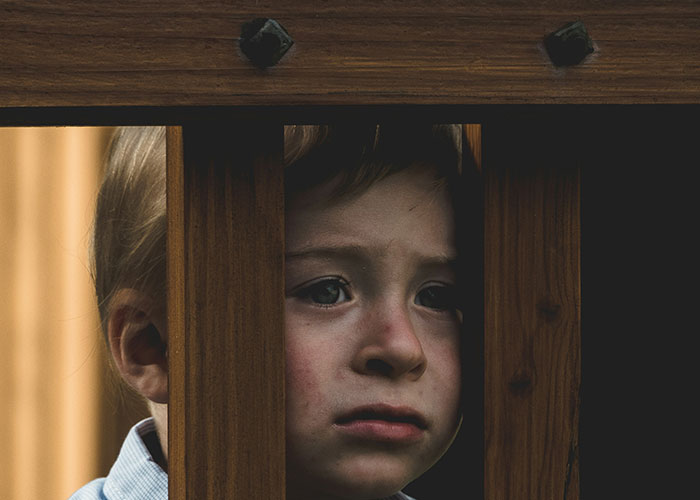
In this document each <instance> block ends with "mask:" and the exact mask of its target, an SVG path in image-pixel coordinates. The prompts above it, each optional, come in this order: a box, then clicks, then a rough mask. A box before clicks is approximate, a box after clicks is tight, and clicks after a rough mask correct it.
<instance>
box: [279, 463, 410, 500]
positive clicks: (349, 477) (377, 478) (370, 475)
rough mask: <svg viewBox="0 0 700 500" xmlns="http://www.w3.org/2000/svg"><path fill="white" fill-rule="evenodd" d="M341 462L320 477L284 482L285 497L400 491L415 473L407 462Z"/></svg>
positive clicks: (362, 498)
mask: <svg viewBox="0 0 700 500" xmlns="http://www.w3.org/2000/svg"><path fill="white" fill-rule="evenodd" d="M371 462H372V461H371V460H370V461H367V462H366V463H364V464H363V463H352V464H343V465H344V466H339V467H338V468H337V469H336V470H333V471H328V472H327V473H326V474H324V475H323V477H322V478H319V477H316V478H307V479H306V480H304V481H299V482H297V484H296V485H294V484H292V483H291V482H288V485H287V499H288V500H302V499H303V500H312V499H313V500H331V499H332V500H340V499H342V500H374V499H377V498H385V497H389V496H391V495H393V494H395V493H397V492H398V491H400V490H401V489H402V488H403V487H404V486H405V485H406V484H408V483H409V482H410V481H412V480H413V479H415V477H417V476H418V475H419V474H418V473H416V474H412V473H411V471H410V470H409V467H408V466H407V464H396V463H391V461H390V460H389V461H385V462H384V463H382V462H380V463H371Z"/></svg>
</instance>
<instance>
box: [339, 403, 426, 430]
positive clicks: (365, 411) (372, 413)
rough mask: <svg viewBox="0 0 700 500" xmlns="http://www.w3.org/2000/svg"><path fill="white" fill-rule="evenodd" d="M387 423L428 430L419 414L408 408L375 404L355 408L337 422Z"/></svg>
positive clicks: (345, 423) (346, 423)
mask: <svg viewBox="0 0 700 500" xmlns="http://www.w3.org/2000/svg"><path fill="white" fill-rule="evenodd" d="M358 421H367V422H387V423H396V424H408V425H412V426H415V427H417V428H418V429H420V430H425V429H427V428H428V424H427V422H426V420H425V418H424V417H423V415H421V414H420V413H419V412H417V411H416V410H414V409H413V408H409V407H407V406H391V405H387V404H373V405H367V406H360V407H357V408H354V409H353V410H351V411H349V412H348V413H346V414H344V415H342V416H341V417H340V418H338V419H337V420H336V424H337V425H341V426H342V425H349V424H350V423H352V422H358Z"/></svg>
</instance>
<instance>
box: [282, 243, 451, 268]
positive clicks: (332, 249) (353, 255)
mask: <svg viewBox="0 0 700 500" xmlns="http://www.w3.org/2000/svg"><path fill="white" fill-rule="evenodd" d="M372 253H375V252H370V251H368V249H367V248H365V247H362V246H359V245H340V246H319V247H306V248H302V249H300V250H297V251H295V252H286V253H285V254H284V256H285V259H287V260H290V259H303V258H307V259H308V258H316V259H332V258H336V259H337V258H340V259H344V260H355V261H371V260H372V255H371V254H372ZM376 253H377V254H381V253H382V252H381V251H377V252H376ZM417 260H418V261H419V262H420V264H421V265H422V266H426V267H445V266H447V267H450V268H455V267H456V265H457V258H456V257H455V256H452V255H435V256H422V255H418V256H417Z"/></svg>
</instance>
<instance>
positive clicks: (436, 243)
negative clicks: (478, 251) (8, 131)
mask: <svg viewBox="0 0 700 500" xmlns="http://www.w3.org/2000/svg"><path fill="white" fill-rule="evenodd" d="M331 188H332V186H331V185H325V186H322V187H319V188H316V189H313V190H311V191H309V192H307V193H303V194H302V195H300V196H297V197H296V198H295V199H293V200H292V201H291V203H290V204H289V205H288V208H287V221H286V228H287V229H286V231H287V234H286V246H287V261H286V352H287V393H286V394H287V476H288V479H287V481H288V483H287V484H288V491H287V496H288V498H290V499H293V498H314V499H323V498H355V499H359V498H378V497H382V496H388V495H390V494H392V493H395V492H396V491H397V490H399V489H400V488H402V487H403V486H404V485H405V484H406V483H408V482H410V481H411V480H413V479H414V478H416V477H418V476H419V475H420V474H422V473H423V472H424V471H425V470H427V469H428V468H429V467H430V466H431V465H432V464H433V463H435V461H437V459H438V458H439V457H440V456H441V455H442V454H443V453H444V452H445V450H446V449H447V447H448V446H449V444H450V443H451V441H452V439H453V436H454V434H455V431H456V428H457V425H458V421H459V410H458V405H459V393H460V360H459V342H460V341H459V322H460V320H459V318H458V313H456V312H455V310H454V308H453V304H452V303H453V297H454V290H453V287H454V285H455V274H454V270H453V268H452V266H451V265H450V263H449V261H451V260H453V259H454V258H455V256H456V250H455V244H454V234H453V233H454V221H453V213H452V208H451V205H450V203H449V199H448V196H447V194H446V192H445V191H444V190H440V191H437V192H435V191H434V190H433V188H432V176H431V175H430V174H429V173H427V172H425V171H421V170H418V169H415V168H412V169H410V170H404V171H402V172H399V173H397V174H394V175H392V176H389V177H387V178H386V179H384V180H382V181H380V182H378V183H375V184H374V185H373V186H372V187H371V188H370V189H369V190H368V191H366V192H365V193H364V194H362V195H361V196H359V197H355V198H352V199H346V200H343V201H342V202H340V203H338V204H333V205H330V206H329V205H328V204H327V203H325V202H324V201H323V196H324V195H327V194H328V193H329V192H330V189H331Z"/></svg>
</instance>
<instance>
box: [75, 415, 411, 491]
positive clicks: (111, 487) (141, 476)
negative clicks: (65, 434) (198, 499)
mask: <svg viewBox="0 0 700 500" xmlns="http://www.w3.org/2000/svg"><path fill="white" fill-rule="evenodd" d="M152 432H153V433H155V432H156V423H155V420H154V419H153V418H147V419H145V420H142V421H141V422H139V423H138V424H136V425H135V426H133V427H132V428H131V430H130V431H129V434H127V436H126V439H125V440H124V444H123V445H122V449H121V451H120V452H119V456H118V457H117V461H116V462H114V465H113V466H112V469H111V470H110V471H109V474H108V475H107V477H103V478H100V479H95V480H94V481H91V482H89V483H88V484H86V485H85V486H83V487H82V488H80V489H79V490H78V491H76V492H75V493H73V495H72V496H71V497H70V498H69V499H68V500H168V474H167V473H166V472H165V471H164V470H163V469H161V467H160V465H158V464H157V463H156V462H155V460H153V457H152V456H151V453H150V452H149V451H148V447H147V446H146V444H145V443H144V441H143V439H144V437H145V436H146V435H148V434H150V433H152ZM383 500H415V499H414V498H411V497H409V496H408V495H406V494H404V493H401V492H399V493H397V494H395V495H392V496H390V497H388V498H386V499H383Z"/></svg>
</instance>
